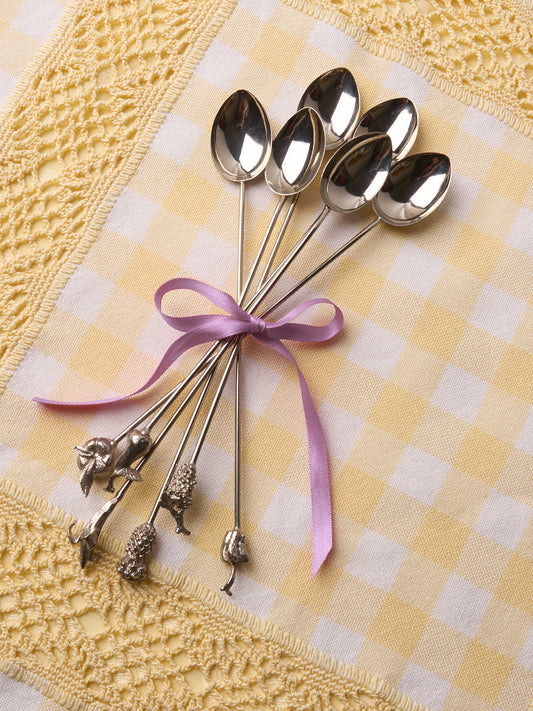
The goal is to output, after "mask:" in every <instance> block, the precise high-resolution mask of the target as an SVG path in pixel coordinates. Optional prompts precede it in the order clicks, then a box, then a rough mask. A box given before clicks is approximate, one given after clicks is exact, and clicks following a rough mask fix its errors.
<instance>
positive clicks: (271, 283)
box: [245, 205, 331, 312]
mask: <svg viewBox="0 0 533 711" xmlns="http://www.w3.org/2000/svg"><path fill="white" fill-rule="evenodd" d="M330 212H331V209H330V208H329V207H328V206H327V205H324V207H323V208H322V210H321V211H320V213H319V215H318V216H317V217H316V218H315V219H314V220H313V222H312V223H311V225H310V226H309V227H308V228H307V231H306V232H305V234H304V235H303V236H302V237H301V238H300V240H299V241H298V242H297V243H296V245H295V246H294V247H293V248H292V249H291V251H290V252H289V254H288V255H287V256H286V257H285V259H284V260H283V261H282V262H281V264H280V265H279V267H278V268H277V269H276V271H275V272H274V273H273V274H272V276H271V277H270V278H269V279H268V280H267V282H266V283H265V284H264V285H263V287H262V288H261V289H259V291H258V292H257V294H256V295H255V296H254V297H253V299H252V300H251V301H249V302H248V303H247V304H246V307H245V308H246V311H249V312H252V311H253V310H254V309H256V308H257V307H258V306H259V304H260V303H261V302H262V301H263V300H264V298H265V297H266V296H267V295H268V294H269V293H270V291H271V290H272V289H273V288H274V287H275V286H276V284H277V283H278V281H279V280H280V279H281V277H282V276H283V275H284V274H285V272H286V271H287V269H288V268H289V267H290V265H291V264H292V263H293V261H294V260H295V259H296V257H297V256H298V255H299V254H300V252H301V251H302V249H303V248H304V247H305V245H306V244H307V243H308V242H309V240H310V239H311V237H312V236H313V235H314V234H315V232H316V231H317V229H318V228H319V227H320V225H321V224H322V223H323V222H324V220H325V219H326V217H327V215H328V214H329V213H330Z"/></svg>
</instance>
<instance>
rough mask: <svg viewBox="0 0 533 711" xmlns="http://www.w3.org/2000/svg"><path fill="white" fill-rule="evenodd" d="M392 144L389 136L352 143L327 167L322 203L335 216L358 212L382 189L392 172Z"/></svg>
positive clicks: (376, 135)
mask: <svg viewBox="0 0 533 711" xmlns="http://www.w3.org/2000/svg"><path fill="white" fill-rule="evenodd" d="M391 160H392V148H391V140H390V138H389V137H388V136H387V134H385V133H376V134H373V135H369V136H362V137H356V138H352V139H350V140H349V141H348V142H347V143H345V144H344V145H343V146H342V148H339V150H338V151H337V152H336V153H335V155H334V156H333V157H332V158H331V159H330V161H329V162H328V164H327V165H326V167H325V169H324V172H323V174H322V181H321V183H320V192H321V194H322V199H323V200H324V202H325V203H326V205H327V207H329V208H330V209H331V210H335V212H352V211H353V210H358V209H359V208H360V207H362V206H363V205H365V204H366V203H367V202H368V201H369V200H372V198H373V197H374V195H375V194H376V193H377V192H378V190H379V189H380V188H381V186H382V185H383V183H384V182H385V179H386V178H387V175H388V173H389V170H390V165H391Z"/></svg>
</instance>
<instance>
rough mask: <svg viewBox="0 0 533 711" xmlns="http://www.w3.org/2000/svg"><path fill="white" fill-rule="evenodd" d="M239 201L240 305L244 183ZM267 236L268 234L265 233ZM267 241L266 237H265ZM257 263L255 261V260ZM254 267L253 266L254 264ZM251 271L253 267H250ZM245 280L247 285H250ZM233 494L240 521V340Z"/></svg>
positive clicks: (239, 295) (239, 348)
mask: <svg viewBox="0 0 533 711" xmlns="http://www.w3.org/2000/svg"><path fill="white" fill-rule="evenodd" d="M240 197H241V199H240V205H239V208H240V209H239V268H238V275H237V300H238V303H239V304H241V303H242V301H243V298H244V297H243V288H242V268H243V254H244V182H242V183H241V196H240ZM267 235H268V232H267ZM267 239H268V237H267ZM256 261H257V260H256ZM254 266H255V264H254ZM252 271H253V267H252ZM250 281H251V279H250V277H249V278H248V279H247V282H246V283H247V285H248V284H249V283H250ZM233 460H234V467H235V472H234V492H235V507H234V509H235V520H237V519H240V516H241V511H240V505H241V495H240V491H241V339H240V338H239V340H238V342H237V354H236V357H235V453H234V457H233Z"/></svg>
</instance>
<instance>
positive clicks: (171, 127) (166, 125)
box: [150, 112, 202, 165]
mask: <svg viewBox="0 0 533 711" xmlns="http://www.w3.org/2000/svg"><path fill="white" fill-rule="evenodd" d="M201 135H202V129H201V128H200V126H197V125H196V124H194V123H192V122H191V121H187V119H185V118H183V116H178V115H177V114H174V113H172V112H171V113H169V114H168V115H167V117H166V118H165V120H164V121H163V123H162V124H161V126H160V127H159V131H158V132H157V133H156V135H155V136H154V140H153V141H152V144H151V146H150V148H152V149H153V150H154V151H157V153H160V154H161V155H162V156H166V157H167V158H170V160H173V161H174V162H175V163H178V164H179V165H184V164H185V163H186V162H187V160H188V158H189V156H190V155H191V153H192V152H193V150H194V147H195V146H196V144H197V143H198V140H199V139H200V136H201Z"/></svg>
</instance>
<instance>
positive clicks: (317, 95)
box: [298, 67, 360, 150]
mask: <svg viewBox="0 0 533 711" xmlns="http://www.w3.org/2000/svg"><path fill="white" fill-rule="evenodd" d="M304 106H309V107H310V108H312V109H315V111H316V112H317V113H318V115H319V116H320V118H321V119H322V123H323V125H324V132H325V135H326V150H329V149H330V148H337V146H340V145H341V143H343V142H344V141H345V140H346V139H347V138H348V137H349V136H350V134H351V132H352V131H353V129H354V126H355V124H356V123H357V118H358V116H359V109H360V101H359V90H358V88H357V84H356V83H355V79H354V78H353V75H352V73H351V72H350V71H349V70H348V69H345V68H344V67H337V68H336V69H331V70H330V71H329V72H326V73H325V74H321V75H320V76H319V77H317V78H316V79H315V80H314V81H313V82H312V83H311V84H309V86H308V87H307V89H306V90H305V92H304V94H303V96H302V98H301V99H300V103H299V105H298V108H299V109H301V108H303V107H304Z"/></svg>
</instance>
